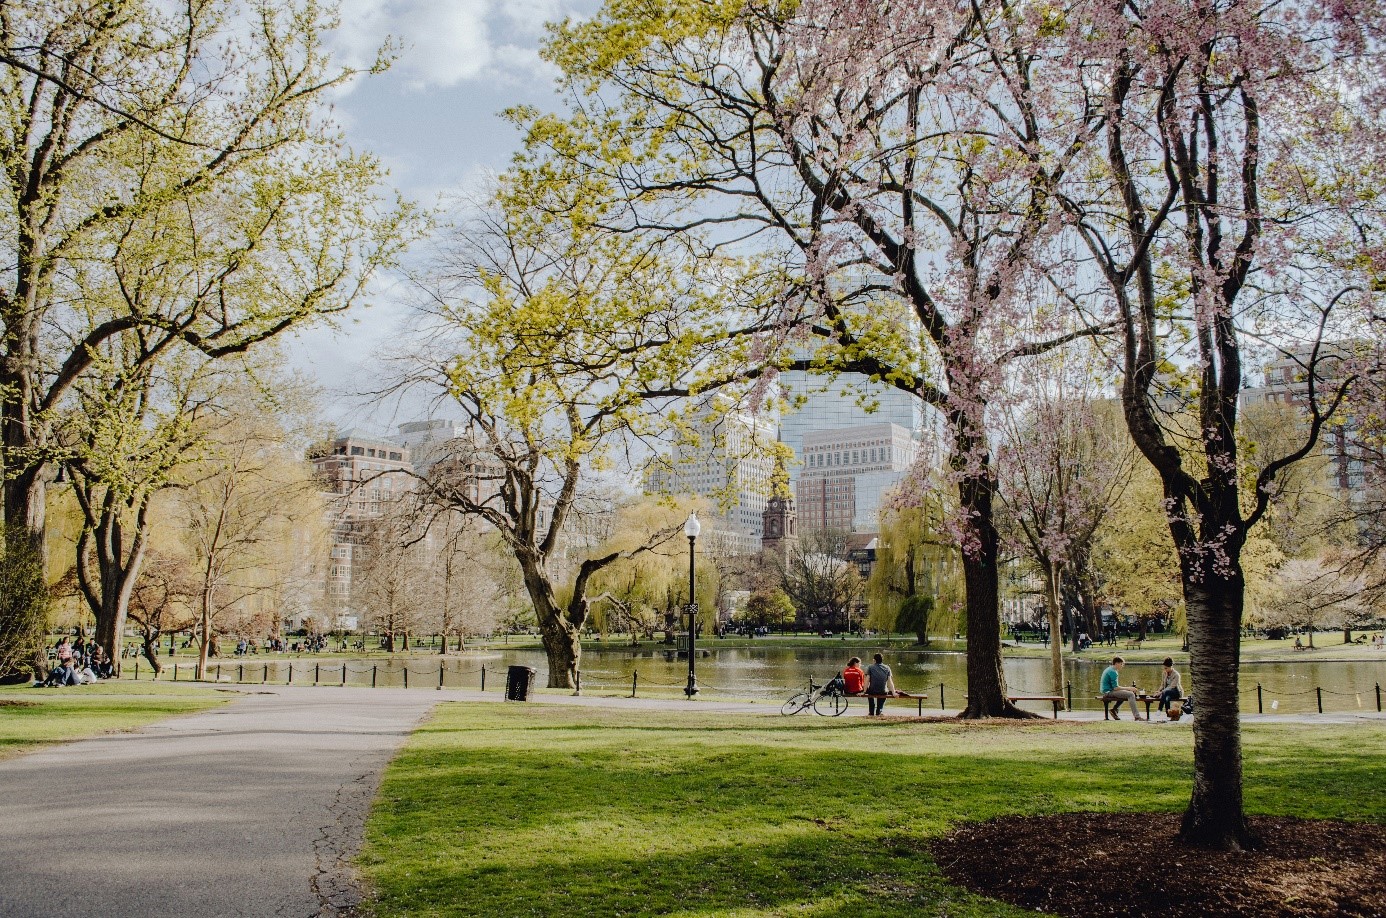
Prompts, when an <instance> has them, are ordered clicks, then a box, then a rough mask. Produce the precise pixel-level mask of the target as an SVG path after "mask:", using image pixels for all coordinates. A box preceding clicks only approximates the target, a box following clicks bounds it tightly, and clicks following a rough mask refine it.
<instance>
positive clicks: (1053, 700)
mask: <svg viewBox="0 0 1386 918" xmlns="http://www.w3.org/2000/svg"><path fill="white" fill-rule="evenodd" d="M1006 699H1007V700H1008V701H1010V702H1011V703H1012V704H1014V703H1015V702H1017V701H1047V702H1049V703H1050V704H1052V705H1053V706H1054V719H1055V720H1058V719H1059V705H1061V704H1063V703H1064V696H1063V695H1007V696H1006Z"/></svg>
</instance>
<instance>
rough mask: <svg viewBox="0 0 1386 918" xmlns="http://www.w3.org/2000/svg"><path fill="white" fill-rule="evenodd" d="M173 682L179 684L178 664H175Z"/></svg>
mask: <svg viewBox="0 0 1386 918" xmlns="http://www.w3.org/2000/svg"><path fill="white" fill-rule="evenodd" d="M173 681H174V682H177V681H178V664H177V663H175V664H173Z"/></svg>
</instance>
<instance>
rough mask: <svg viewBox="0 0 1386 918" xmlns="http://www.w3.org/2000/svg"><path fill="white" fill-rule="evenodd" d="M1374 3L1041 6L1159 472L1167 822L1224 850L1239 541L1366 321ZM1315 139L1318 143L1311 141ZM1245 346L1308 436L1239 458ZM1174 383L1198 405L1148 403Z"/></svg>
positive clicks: (1342, 380) (1322, 407) (1237, 829)
mask: <svg viewBox="0 0 1386 918" xmlns="http://www.w3.org/2000/svg"><path fill="white" fill-rule="evenodd" d="M1378 17H1379V11H1378V10H1377V9H1376V8H1375V6H1372V7H1371V10H1370V12H1365V13H1362V12H1360V11H1359V10H1358V9H1356V8H1354V9H1353V10H1351V11H1348V10H1346V9H1340V8H1334V9H1323V8H1319V7H1313V8H1311V5H1310V4H1307V3H1301V2H1296V3H1291V4H1288V5H1280V6H1269V7H1268V6H1258V5H1255V4H1250V3H1245V2H1240V0H1234V2H1229V3H1220V4H1211V5H1210V4H1202V5H1199V4H1185V3H1179V2H1171V0H1142V2H1134V3H1127V4H1123V5H1121V6H1112V5H1104V4H1101V3H1085V4H1082V5H1080V6H1078V7H1074V8H1072V9H1070V10H1068V11H1067V12H1066V14H1065V16H1064V18H1063V20H1062V21H1059V20H1057V19H1056V20H1055V21H1054V22H1053V23H1051V25H1053V26H1054V27H1055V28H1054V32H1053V34H1055V35H1057V36H1060V38H1059V41H1060V43H1061V44H1063V43H1067V45H1068V52H1067V59H1068V60H1071V61H1074V62H1077V63H1075V66H1074V67H1072V68H1071V69H1069V70H1068V71H1066V72H1065V71H1058V70H1056V71H1055V72H1054V73H1053V74H1052V79H1051V81H1050V86H1051V90H1052V91H1053V92H1055V93H1056V94H1060V95H1065V96H1068V97H1070V98H1073V99H1076V100H1082V104H1083V105H1084V106H1085V107H1086V108H1087V109H1088V114H1087V115H1086V116H1085V118H1086V120H1087V122H1088V123H1089V125H1090V126H1091V128H1090V137H1088V138H1085V139H1086V140H1087V142H1085V143H1084V144H1083V149H1084V156H1085V160H1086V161H1085V163H1084V167H1083V168H1081V169H1075V170H1072V171H1070V173H1069V174H1068V176H1067V178H1068V179H1069V181H1067V182H1065V183H1064V185H1063V187H1061V188H1059V189H1058V190H1057V194H1058V198H1059V200H1060V201H1061V202H1062V203H1063V205H1064V207H1065V209H1066V212H1067V216H1066V220H1067V221H1068V223H1069V225H1070V226H1071V228H1072V230H1073V232H1074V234H1075V235H1076V236H1077V238H1078V239H1080V240H1081V241H1082V243H1083V249H1082V251H1083V252H1084V253H1085V254H1086V255H1087V256H1088V257H1089V258H1090V261H1089V262H1088V263H1087V266H1088V267H1090V268H1091V270H1092V271H1093V272H1094V273H1095V274H1096V275H1097V276H1098V277H1100V278H1101V279H1102V282H1103V283H1102V286H1101V289H1100V293H1099V294H1098V296H1097V297H1095V298H1094V300H1101V301H1103V302H1110V303H1112V304H1114V305H1115V307H1116V311H1117V318H1118V322H1119V327H1120V337H1121V341H1122V345H1123V346H1122V355H1121V358H1120V359H1121V363H1122V379H1121V393H1122V404H1123V409H1124V413H1125V419H1126V422H1127V427H1128V429H1129V430H1130V432H1131V436H1132V439H1133V440H1134V441H1135V444H1136V447H1137V448H1138V449H1139V450H1140V452H1141V454H1142V455H1143V456H1144V458H1145V459H1146V460H1147V461H1148V462H1149V463H1150V464H1151V466H1152V467H1154V468H1155V470H1156V472H1157V473H1158V475H1159V478H1160V484H1161V494H1160V506H1161V509H1162V510H1163V511H1164V512H1165V514H1166V515H1167V517H1168V527H1169V530H1170V534H1171V537H1172V539H1173V543H1174V547H1175V550H1176V551H1177V553H1178V559H1179V576H1180V583H1181V589H1182V593H1183V598H1184V604H1185V613H1186V616H1187V620H1188V628H1189V647H1190V654H1191V665H1190V674H1191V676H1192V678H1193V681H1194V682H1195V684H1197V686H1198V693H1199V716H1198V718H1197V719H1196V720H1195V722H1194V787H1193V794H1192V796H1191V799H1190V802H1189V807H1188V809H1187V810H1186V812H1185V815H1184V821H1183V827H1182V831H1181V837H1182V838H1183V839H1184V840H1185V841H1186V842H1189V843H1193V844H1199V845H1206V846H1210V847H1217V848H1230V849H1239V848H1243V847H1246V846H1248V845H1249V844H1251V843H1252V841H1253V839H1252V838H1251V836H1250V833H1249V832H1248V830H1247V826H1246V822H1245V818H1244V815H1243V804H1242V754H1241V734H1240V721H1239V717H1238V709H1237V707H1238V669H1239V666H1238V658H1239V643H1238V637H1239V634H1240V628H1241V623H1242V618H1243V605H1244V599H1245V583H1246V580H1245V572H1244V570H1243V568H1242V562H1241V559H1242V555H1243V550H1244V547H1245V546H1246V544H1247V537H1248V534H1249V533H1250V531H1251V530H1252V527H1254V526H1255V525H1256V524H1257V523H1258V522H1259V521H1261V520H1262V519H1263V518H1264V517H1265V516H1266V514H1267V512H1268V509H1269V507H1270V505H1271V503H1272V501H1273V499H1274V497H1275V495H1276V491H1277V486H1278V482H1280V481H1281V480H1282V477H1283V476H1282V473H1283V472H1285V471H1286V470H1287V469H1288V468H1289V467H1290V466H1292V465H1293V464H1294V463H1296V462H1298V461H1299V460H1301V459H1303V458H1305V457H1307V456H1309V455H1311V453H1312V452H1313V451H1314V449H1315V447H1316V444H1317V441H1318V438H1319V437H1320V436H1321V435H1322V433H1323V431H1324V429H1325V427H1326V426H1327V425H1328V424H1329V423H1330V421H1331V418H1332V417H1333V415H1334V413H1335V412H1336V411H1337V409H1338V407H1339V405H1340V404H1341V401H1342V399H1343V397H1344V395H1345V394H1346V393H1347V391H1348V390H1349V389H1350V388H1351V386H1352V385H1353V383H1354V381H1355V380H1356V378H1357V374H1356V373H1353V372H1348V373H1340V372H1336V370H1335V368H1334V366H1333V364H1334V363H1335V362H1336V360H1335V354H1334V351H1335V348H1333V347H1331V346H1329V342H1332V341H1335V340H1337V341H1342V340H1345V339H1347V338H1348V337H1350V335H1349V330H1350V329H1354V328H1364V327H1366V326H1367V322H1366V317H1367V315H1369V314H1370V311H1371V306H1370V300H1371V293H1370V291H1371V290H1373V289H1374V288H1378V287H1379V283H1380V281H1379V278H1380V277H1381V271H1382V268H1383V265H1382V264H1381V263H1380V253H1381V252H1382V251H1384V250H1383V248H1382V246H1381V243H1382V241H1383V233H1382V230H1383V228H1386V226H1384V225H1383V222H1382V220H1381V214H1380V211H1379V208H1377V207H1376V206H1375V205H1366V206H1364V204H1363V202H1365V201H1369V200H1375V199H1376V198H1377V196H1378V195H1379V191H1380V188H1381V185H1382V178H1383V175H1382V172H1381V162H1382V157H1381V148H1380V144H1381V126H1380V123H1379V109H1378V108H1377V107H1376V106H1375V105H1374V103H1372V102H1370V101H1368V100H1370V99H1374V98H1375V97H1376V95H1377V94H1378V93H1379V90H1380V69H1379V67H1380V63H1381V61H1380V55H1381V45H1380V41H1379V35H1378V34H1377V32H1376V29H1377V23H1378ZM1329 138H1331V140H1329ZM1256 348H1263V349H1265V350H1268V351H1269V352H1270V353H1272V354H1275V355H1278V356H1285V357H1288V358H1290V359H1294V360H1297V361H1299V363H1300V365H1301V366H1302V368H1303V371H1304V377H1303V378H1304V398H1303V402H1302V410H1303V414H1304V419H1305V434H1304V436H1303V438H1302V439H1300V440H1299V441H1298V443H1297V444H1296V445H1294V446H1292V447H1290V448H1288V449H1286V451H1284V452H1277V453H1276V454H1274V455H1266V456H1261V457H1256V459H1255V469H1254V471H1253V472H1252V474H1251V475H1250V479H1251V483H1250V484H1249V485H1247V484H1245V473H1246V470H1245V469H1244V463H1245V462H1247V461H1248V458H1249V457H1247V456H1244V455H1242V454H1241V452H1240V450H1239V442H1240V441H1239V427H1238V417H1239V409H1240V396H1241V392H1242V388H1243V385H1244V372H1245V370H1246V368H1247V361H1248V359H1249V358H1251V357H1252V356H1253V354H1254V352H1255V349H1256ZM1171 398H1175V399H1181V400H1185V403H1186V404H1187V405H1189V406H1191V408H1192V410H1193V412H1194V414H1195V415H1196V423H1195V424H1193V425H1192V427H1191V429H1190V430H1188V431H1183V430H1181V429H1179V427H1178V426H1177V425H1171V424H1169V423H1166V422H1165V419H1166V417H1167V415H1166V413H1165V412H1166V407H1167V406H1168V404H1169V401H1170V400H1171Z"/></svg>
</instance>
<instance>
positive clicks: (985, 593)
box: [958, 444, 1039, 719]
mask: <svg viewBox="0 0 1386 918" xmlns="http://www.w3.org/2000/svg"><path fill="white" fill-rule="evenodd" d="M963 446H966V444H963ZM960 452H962V453H963V454H964V455H966V450H965V449H960ZM994 487H995V485H994V483H993V482H992V481H991V477H990V470H989V467H988V466H987V464H986V463H985V461H983V464H982V468H981V470H979V471H974V472H972V473H971V474H969V475H967V476H966V477H964V478H962V479H961V480H960V481H959V482H958V496H959V497H960V498H961V504H962V511H963V514H964V516H965V520H966V522H965V524H964V525H966V526H967V527H968V538H969V539H971V540H972V543H971V544H969V545H964V546H963V551H962V566H963V581H964V582H965V583H966V585H967V707H966V708H964V709H963V711H962V713H960V714H959V715H958V716H959V717H962V718H964V719H977V718H983V717H1038V716H1039V715H1037V714H1032V713H1031V712H1029V711H1023V710H1021V709H1020V708H1017V707H1016V706H1015V705H1014V704H1012V703H1011V702H1010V701H1009V700H1008V699H1007V698H1006V675H1005V673H1004V672H1003V671H1002V669H1001V597H1000V577H999V572H998V568H997V561H998V560H999V557H1000V538H999V536H998V535H997V532H996V522H995V518H994V517H993V515H992V493H993V489H994Z"/></svg>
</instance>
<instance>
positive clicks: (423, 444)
mask: <svg viewBox="0 0 1386 918" xmlns="http://www.w3.org/2000/svg"><path fill="white" fill-rule="evenodd" d="M466 436H467V425H465V424H463V423H462V422H460V421H454V420H450V419H447V418H429V419H427V420H424V421H407V422H405V423H403V424H401V425H399V429H398V431H396V433H395V438H394V439H395V442H396V443H399V444H400V445H401V446H405V447H408V449H409V459H410V461H411V462H413V464H414V471H416V472H418V473H419V474H423V473H425V472H427V471H428V470H429V469H430V468H432V467H433V465H434V464H435V463H437V462H439V461H440V460H442V459H444V458H447V457H448V456H450V455H452V454H454V453H455V450H454V449H453V447H452V445H451V441H453V440H457V439H461V438H464V437H466Z"/></svg>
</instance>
